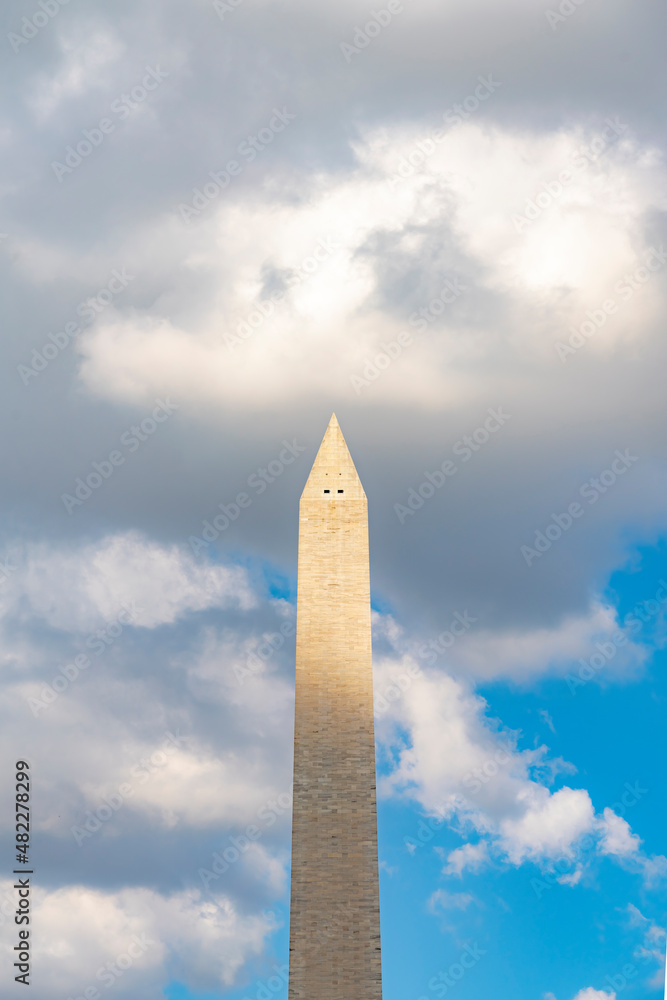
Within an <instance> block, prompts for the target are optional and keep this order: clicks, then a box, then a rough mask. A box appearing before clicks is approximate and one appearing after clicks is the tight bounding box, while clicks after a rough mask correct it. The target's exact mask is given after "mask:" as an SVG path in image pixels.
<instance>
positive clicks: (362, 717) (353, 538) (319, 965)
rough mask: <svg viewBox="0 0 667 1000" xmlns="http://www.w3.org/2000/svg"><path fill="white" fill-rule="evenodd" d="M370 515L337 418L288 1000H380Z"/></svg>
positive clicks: (303, 582)
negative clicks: (369, 556) (369, 543)
mask: <svg viewBox="0 0 667 1000" xmlns="http://www.w3.org/2000/svg"><path fill="white" fill-rule="evenodd" d="M370 610H371V609H370V575H369V558H368V508H367V503H366V495H365V493H364V490H363V487H362V485H361V482H360V480H359V477H358V475H357V471H356V469H355V467H354V463H353V462H352V458H351V456H350V453H349V452H348V450H347V445H346V444H345V440H344V438H343V435H342V433H341V431H340V428H339V426H338V422H337V421H336V418H335V416H334V417H332V418H331V423H330V424H329V427H328V428H327V432H326V434H325V436H324V440H323V441H322V445H321V446H320V450H319V452H318V454H317V457H316V459H315V463H314V465H313V468H312V470H311V473H310V476H309V478H308V482H307V483H306V487H305V489H304V491H303V495H302V497H301V503H300V507H299V565H298V596H297V639H296V708H295V729H294V805H293V825H292V891H291V910H290V965H289V1000H381V997H382V979H381V966H380V906H379V890H378V855H377V815H376V813H377V808H376V789H375V742H374V731H373V676H372V659H371V618H370Z"/></svg>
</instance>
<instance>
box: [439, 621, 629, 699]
mask: <svg viewBox="0 0 667 1000" xmlns="http://www.w3.org/2000/svg"><path fill="white" fill-rule="evenodd" d="M619 631H621V626H620V623H619V621H618V619H617V614H616V609H615V608H613V607H612V606H610V605H608V604H603V603H601V602H599V601H595V602H593V603H592V604H591V606H590V607H589V609H588V611H587V613H586V614H584V615H576V616H568V617H566V618H564V619H563V620H562V621H560V622H558V624H557V625H554V626H553V627H550V628H524V629H519V628H514V629H509V630H505V631H495V630H489V629H483V628H482V629H480V628H479V626H475V628H473V629H471V631H470V632H468V633H467V634H465V635H463V636H462V637H461V638H459V639H457V640H456V643H455V645H454V646H452V647H451V648H450V649H448V650H446V657H447V669H448V670H449V671H450V672H452V673H455V674H456V675H457V676H462V677H468V678H470V677H473V678H475V679H480V680H489V679H491V678H511V679H512V680H516V681H521V682H529V681H530V680H531V679H532V678H534V677H536V676H538V675H539V674H544V673H551V674H561V675H563V674H568V673H571V674H572V675H573V676H574V677H575V678H578V674H579V670H580V669H581V667H582V666H585V664H587V663H588V662H589V661H590V658H591V657H592V656H593V655H594V654H598V657H599V655H600V654H599V649H598V647H597V646H596V643H604V644H605V649H606V650H607V655H606V656H605V659H606V663H605V664H604V666H603V669H602V670H601V671H600V670H598V671H597V674H596V672H595V671H594V672H593V673H594V676H595V675H597V676H602V677H618V676H619V675H620V676H622V675H623V674H632V673H634V672H636V671H637V669H638V668H639V667H640V666H641V664H642V663H644V661H645V660H646V658H647V655H648V652H647V650H646V648H645V647H644V646H642V645H641V644H640V643H637V642H633V640H632V637H631V636H629V635H628V634H627V633H626V634H625V640H624V642H623V645H621V646H619V645H617V644H615V643H613V642H611V638H612V636H613V635H617V634H618V633H619ZM425 652H426V653H427V655H428V656H429V657H432V660H433V662H435V659H436V655H437V654H435V653H434V651H432V650H430V648H429V649H426V650H425ZM603 655H604V654H603ZM581 661H584V663H583V664H582V662H581ZM588 674H590V668H589V670H588Z"/></svg>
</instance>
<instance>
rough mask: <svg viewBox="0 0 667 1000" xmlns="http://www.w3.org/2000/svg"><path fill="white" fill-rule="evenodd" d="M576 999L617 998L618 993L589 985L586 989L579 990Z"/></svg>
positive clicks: (611, 999)
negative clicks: (607, 991) (596, 988)
mask: <svg viewBox="0 0 667 1000" xmlns="http://www.w3.org/2000/svg"><path fill="white" fill-rule="evenodd" d="M574 1000H616V994H615V993H605V992H604V990H594V989H593V987H592V986H587V987H586V989H585V990H579V992H578V993H577V995H576V997H574Z"/></svg>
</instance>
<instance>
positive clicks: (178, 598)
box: [2, 532, 256, 632]
mask: <svg viewBox="0 0 667 1000" xmlns="http://www.w3.org/2000/svg"><path fill="white" fill-rule="evenodd" d="M17 559H18V560H20V562H19V565H18V566H17V568H16V571H15V572H13V573H12V574H11V576H10V577H9V579H8V584H7V586H6V587H5V589H4V594H3V601H2V607H3V610H4V614H5V615H9V614H20V609H21V604H22V602H25V603H26V604H27V606H28V607H29V608H30V610H31V612H32V613H33V614H34V615H36V616H38V617H40V618H43V619H44V620H45V621H47V622H48V623H49V624H50V625H53V626H55V627H56V628H60V629H64V630H66V631H79V632H86V631H90V630H91V629H93V628H95V627H96V626H99V625H101V624H102V623H104V622H111V621H113V620H115V619H116V618H117V617H118V615H119V613H120V612H121V610H122V609H123V607H128V608H130V609H131V611H132V616H133V617H132V624H133V625H135V626H141V627H143V628H155V627H156V626H158V625H163V624H169V623H171V622H174V621H176V620H177V619H178V618H180V617H182V616H183V615H185V614H187V613H188V612H190V611H202V610H204V609H206V608H216V607H217V608H225V607H239V608H241V609H247V608H250V607H253V606H254V604H255V603H256V601H255V597H254V595H253V593H252V591H251V589H250V586H249V584H248V580H247V575H246V572H245V570H243V569H242V568H240V567H236V566H214V565H208V564H205V563H198V562H197V561H196V560H195V559H194V558H193V556H192V554H191V553H190V551H189V550H188V549H187V548H186V547H185V546H184V545H182V546H178V545H173V544H172V545H167V546H162V545H159V544H158V543H157V542H153V541H150V540H149V539H146V538H145V537H143V536H142V535H140V534H139V533H138V532H125V533H122V534H116V535H109V536H107V537H106V538H104V539H102V540H101V541H99V542H95V543H91V544H88V545H83V546H81V547H80V548H78V549H71V550H66V549H54V548H52V547H48V546H46V545H29V546H27V547H26V549H25V552H24V553H23V557H22V558H21V555H20V554H18V553H17Z"/></svg>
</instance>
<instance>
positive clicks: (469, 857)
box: [442, 840, 490, 876]
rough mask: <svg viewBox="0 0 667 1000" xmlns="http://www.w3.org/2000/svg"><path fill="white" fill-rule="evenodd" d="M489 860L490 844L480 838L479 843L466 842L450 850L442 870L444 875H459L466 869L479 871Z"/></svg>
mask: <svg viewBox="0 0 667 1000" xmlns="http://www.w3.org/2000/svg"><path fill="white" fill-rule="evenodd" d="M489 860H490V859H489V851H488V846H487V844H486V842H485V841H483V840H480V842H479V843H478V844H464V845H463V847H457V848H456V849H455V850H453V851H450V852H449V854H448V855H447V864H446V865H445V867H444V868H443V869H442V871H443V874H444V875H459V876H460V875H462V874H463V872H465V871H471V872H478V871H479V870H480V869H481V868H482V867H483V866H484V865H485V864H487V863H488V862H489Z"/></svg>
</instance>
